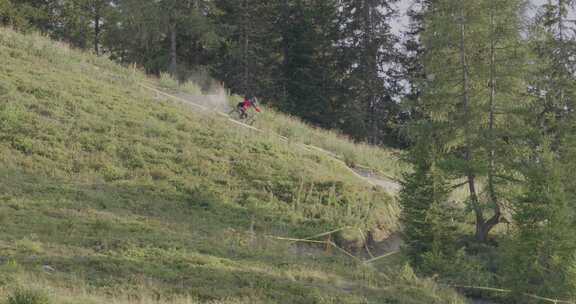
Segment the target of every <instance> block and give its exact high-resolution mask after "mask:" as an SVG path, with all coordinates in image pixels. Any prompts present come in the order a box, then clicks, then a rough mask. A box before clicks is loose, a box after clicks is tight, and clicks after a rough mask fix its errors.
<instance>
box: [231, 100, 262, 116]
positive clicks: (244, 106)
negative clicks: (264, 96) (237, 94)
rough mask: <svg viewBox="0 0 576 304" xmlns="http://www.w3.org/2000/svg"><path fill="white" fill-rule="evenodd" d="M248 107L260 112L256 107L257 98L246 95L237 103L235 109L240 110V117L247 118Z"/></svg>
mask: <svg viewBox="0 0 576 304" xmlns="http://www.w3.org/2000/svg"><path fill="white" fill-rule="evenodd" d="M250 108H254V110H256V112H258V113H260V108H258V100H257V99H256V97H248V96H246V97H245V98H244V101H242V102H240V103H238V105H237V106H236V109H237V110H238V112H240V118H241V119H246V118H248V110H249V109H250Z"/></svg>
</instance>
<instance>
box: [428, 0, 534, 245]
mask: <svg viewBox="0 0 576 304" xmlns="http://www.w3.org/2000/svg"><path fill="white" fill-rule="evenodd" d="M523 4H524V3H523V1H520V0H517V1H516V0H515V1H509V0H483V1H474V2H467V1H466V2H464V1H454V0H438V1H434V2H432V4H431V6H430V8H429V9H428V12H427V13H426V16H425V21H424V25H425V28H424V31H423V32H422V35H421V43H422V44H423V47H424V49H425V52H424V56H423V68H424V73H423V75H424V77H425V79H424V81H422V82H421V91H422V96H421V100H422V102H421V103H420V104H419V108H418V111H419V112H420V113H421V116H422V118H421V119H422V120H424V121H431V122H432V123H433V124H431V126H433V127H434V128H435V132H436V133H437V134H438V138H440V141H441V146H442V148H441V155H440V156H439V157H438V162H439V166H440V167H441V168H442V170H444V173H445V175H446V176H447V177H448V178H449V179H450V180H452V181H453V182H454V183H455V184H456V187H454V188H455V189H457V188H459V187H465V188H466V190H467V193H468V195H467V197H466V198H465V199H464V201H463V202H464V203H466V204H467V205H468V206H469V207H470V210H472V212H473V215H474V221H475V226H476V229H475V238H476V240H477V241H478V242H482V243H484V242H487V241H488V237H489V233H490V231H491V230H492V229H493V228H494V227H495V226H496V225H497V224H498V223H499V222H500V220H501V217H502V208H503V207H504V206H506V205H507V204H508V203H509V197H507V195H506V194H507V191H506V189H507V187H509V186H510V184H511V183H513V181H514V163H513V160H514V159H515V153H517V150H516V149H515V148H514V144H515V143H516V141H520V139H519V138H520V137H521V133H522V130H523V129H524V126H523V123H524V121H523V120H522V119H521V114H520V112H519V110H520V109H522V108H523V107H524V106H525V99H524V98H523V92H524V91H525V87H526V85H525V82H524V80H523V79H524V76H525V72H524V67H525V64H524V63H525V60H524V59H525V50H524V46H523V44H522V42H521V37H520V26H521V22H520V20H519V19H520V12H521V10H522V7H523ZM420 138H421V140H428V139H426V137H420Z"/></svg>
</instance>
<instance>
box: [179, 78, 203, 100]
mask: <svg viewBox="0 0 576 304" xmlns="http://www.w3.org/2000/svg"><path fill="white" fill-rule="evenodd" d="M179 89H180V90H181V91H182V92H184V93H186V94H190V95H193V96H200V95H202V88H201V87H200V86H199V85H198V84H196V83H195V82H193V81H191V80H188V81H186V82H184V83H182V84H181V85H180V87H179Z"/></svg>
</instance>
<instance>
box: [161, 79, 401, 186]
mask: <svg viewBox="0 0 576 304" xmlns="http://www.w3.org/2000/svg"><path fill="white" fill-rule="evenodd" d="M155 82H156V84H157V85H158V86H159V87H160V88H162V89H165V90H168V91H171V92H183V93H186V94H191V95H195V96H196V95H201V94H202V92H201V89H200V87H199V86H198V85H197V84H195V83H194V82H192V81H186V82H184V83H182V84H178V81H176V80H175V79H173V78H172V77H170V75H168V74H162V75H161V76H160V78H158V79H156V80H155ZM228 99H229V101H228V103H229V104H230V106H235V105H236V104H237V103H238V102H240V101H242V99H243V98H242V97H240V96H237V95H232V96H228ZM260 107H261V108H263V109H264V111H263V112H262V113H260V114H258V115H257V119H256V120H255V123H254V126H255V127H257V128H259V129H261V130H265V131H268V132H271V133H273V134H277V135H280V136H283V137H286V138H288V139H289V140H290V141H291V142H293V143H301V144H305V145H312V146H315V147H318V148H321V149H323V150H325V151H327V152H329V153H330V154H331V155H332V156H334V157H336V158H338V159H340V160H342V161H344V162H345V163H346V164H348V165H349V166H350V167H360V168H364V169H370V170H371V171H373V172H375V173H378V174H379V175H380V176H382V177H385V178H391V179H400V178H402V175H403V174H404V173H405V172H406V171H407V170H409V168H408V165H407V164H406V163H405V162H402V161H400V159H399V156H400V153H401V152H400V151H398V150H395V149H390V148H386V149H385V148H381V147H376V146H373V145H369V144H365V143H356V142H354V141H352V140H351V139H350V138H349V137H348V136H346V135H344V134H342V133H340V132H338V131H334V130H326V129H321V128H316V127H313V126H311V125H309V124H307V123H305V122H303V121H302V120H301V119H299V118H297V117H293V116H289V115H286V114H283V113H280V112H278V111H276V110H274V109H271V108H269V107H266V106H262V105H260Z"/></svg>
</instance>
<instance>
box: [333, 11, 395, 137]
mask: <svg viewBox="0 0 576 304" xmlns="http://www.w3.org/2000/svg"><path fill="white" fill-rule="evenodd" d="M395 2H397V1H396V0H393V1H389V0H346V1H342V2H341V11H342V13H341V20H342V22H341V25H340V26H341V32H342V36H341V38H340V41H339V47H340V49H341V50H340V52H341V54H342V57H341V59H340V60H339V61H340V65H342V66H343V68H344V69H343V73H344V78H343V80H342V86H343V87H344V88H345V90H346V91H345V94H343V96H342V97H343V101H342V105H343V108H344V111H345V113H346V114H347V115H346V117H345V123H344V125H343V129H344V130H345V131H346V132H347V133H349V134H352V135H353V136H354V137H356V138H361V139H366V140H368V141H369V142H371V143H374V144H382V143H384V142H385V141H386V139H390V134H391V133H392V132H393V122H394V119H395V117H396V115H397V114H398V107H397V103H396V101H395V99H394V98H395V97H397V96H398V94H399V91H400V87H399V86H398V82H397V81H398V79H397V75H398V74H399V72H398V70H397V66H396V65H395V63H396V62H399V61H400V60H399V58H400V55H399V53H398V51H397V49H396V43H397V42H398V41H397V37H396V36H394V35H393V34H392V33H391V28H390V25H389V22H390V19H391V18H392V17H393V16H394V14H395V10H394V9H393V8H392V6H391V5H392V4H393V3H395Z"/></svg>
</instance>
